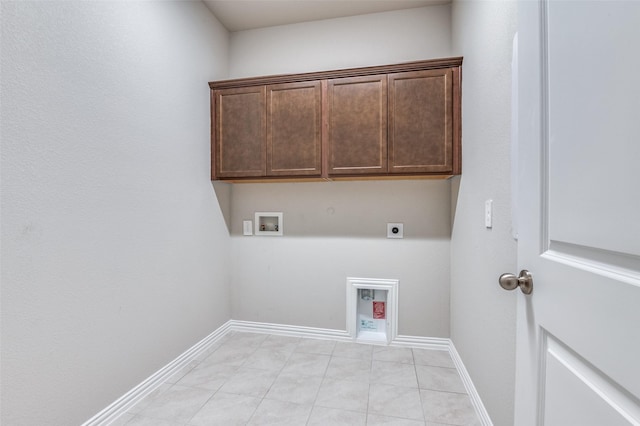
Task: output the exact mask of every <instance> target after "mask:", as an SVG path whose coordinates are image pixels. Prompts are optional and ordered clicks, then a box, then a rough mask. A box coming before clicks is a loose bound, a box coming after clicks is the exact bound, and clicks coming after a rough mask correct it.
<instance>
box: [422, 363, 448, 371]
mask: <svg viewBox="0 0 640 426" xmlns="http://www.w3.org/2000/svg"><path fill="white" fill-rule="evenodd" d="M417 366H418V367H432V368H444V369H446V370H456V371H457V370H458V369H457V368H456V367H443V366H441V365H428V364H418V365H417Z"/></svg>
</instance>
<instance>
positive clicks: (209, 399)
mask: <svg viewBox="0 0 640 426" xmlns="http://www.w3.org/2000/svg"><path fill="white" fill-rule="evenodd" d="M221 387H222V386H220V388H221ZM220 388H218V389H217V390H216V391H214V392H213V394H211V396H210V397H209V398H207V400H206V401H205V402H204V404H202V405H201V406H200V408H198V409H197V410H196V411H195V412H194V413H193V415H192V416H191V417H189V420H187V421H186V422H184V423H183V424H184V425H188V424H189V423H190V422H191V420H193V418H194V417H195V416H197V415H198V413H199V412H200V411H201V410H202V409H203V408H204V406H205V405H207V404H208V403H209V401H211V399H212V398H213V397H214V396H215V395H217V394H218V392H219V391H220ZM192 389H198V388H192Z"/></svg>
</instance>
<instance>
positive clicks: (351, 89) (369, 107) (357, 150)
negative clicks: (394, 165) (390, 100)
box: [326, 75, 387, 175]
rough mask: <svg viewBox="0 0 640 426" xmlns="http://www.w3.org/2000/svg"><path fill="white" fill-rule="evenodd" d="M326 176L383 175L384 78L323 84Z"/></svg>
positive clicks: (384, 164)
mask: <svg viewBox="0 0 640 426" xmlns="http://www.w3.org/2000/svg"><path fill="white" fill-rule="evenodd" d="M327 100H328V102H327V104H328V106H327V112H326V114H327V118H328V123H329V129H328V150H329V152H328V155H329V170H328V171H327V172H328V174H329V175H354V174H380V173H387V76H386V75H372V76H366V77H352V78H338V79H333V80H329V81H328V84H327Z"/></svg>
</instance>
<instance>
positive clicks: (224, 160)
mask: <svg viewBox="0 0 640 426" xmlns="http://www.w3.org/2000/svg"><path fill="white" fill-rule="evenodd" d="M264 110H265V88H264V87H243V88H234V89H225V90H219V91H217V92H216V93H215V131H214V132H212V133H213V140H214V143H213V146H212V148H213V149H214V150H215V155H214V158H215V164H214V167H213V168H214V169H215V171H216V176H217V177H219V178H235V177H259V176H264V175H265V164H266V161H265V160H266V126H265V124H266V123H265V115H264Z"/></svg>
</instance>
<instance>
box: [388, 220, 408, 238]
mask: <svg viewBox="0 0 640 426" xmlns="http://www.w3.org/2000/svg"><path fill="white" fill-rule="evenodd" d="M403 228H404V226H403V224H402V223H387V238H404V229H403Z"/></svg>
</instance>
